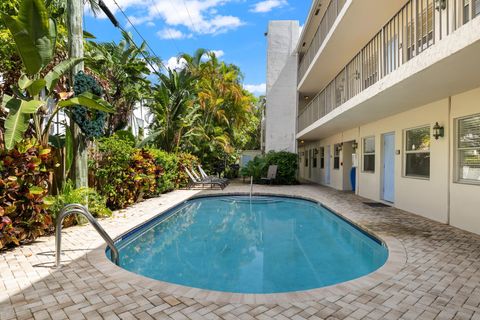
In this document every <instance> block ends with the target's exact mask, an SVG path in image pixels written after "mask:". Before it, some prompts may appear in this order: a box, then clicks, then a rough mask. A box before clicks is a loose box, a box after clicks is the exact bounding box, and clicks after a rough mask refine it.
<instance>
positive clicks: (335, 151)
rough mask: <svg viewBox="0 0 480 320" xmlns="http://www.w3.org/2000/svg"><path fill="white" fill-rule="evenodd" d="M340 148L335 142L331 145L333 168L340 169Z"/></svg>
mask: <svg viewBox="0 0 480 320" xmlns="http://www.w3.org/2000/svg"><path fill="white" fill-rule="evenodd" d="M340 150H341V146H340V144H339V143H337V144H335V145H334V147H333V169H340Z"/></svg>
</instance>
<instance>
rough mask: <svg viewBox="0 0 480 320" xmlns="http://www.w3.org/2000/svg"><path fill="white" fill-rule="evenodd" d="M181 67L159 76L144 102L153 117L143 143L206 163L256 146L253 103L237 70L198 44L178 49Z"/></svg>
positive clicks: (257, 124) (231, 158) (229, 158)
mask: <svg viewBox="0 0 480 320" xmlns="http://www.w3.org/2000/svg"><path fill="white" fill-rule="evenodd" d="M180 58H181V59H184V60H185V61H186V62H187V68H185V69H183V70H179V71H169V73H168V75H162V76H160V79H159V85H158V86H157V87H156V88H155V90H154V94H153V97H152V99H151V101H150V102H149V107H150V110H151V113H152V115H153V116H154V120H153V123H152V125H151V127H150V136H149V137H147V138H146V139H145V140H144V141H143V144H144V145H149V146H154V147H157V148H161V149H164V150H167V151H173V152H189V153H192V154H194V155H196V156H197V157H198V158H199V159H200V161H201V162H202V163H203V164H205V166H206V168H210V169H211V168H213V165H214V164H216V163H220V162H221V163H224V162H225V160H226V162H227V164H231V163H235V161H236V159H237V158H238V150H242V149H244V148H258V147H259V141H260V134H259V133H260V131H259V128H260V117H261V112H262V110H263V109H262V108H261V106H260V105H259V106H257V104H259V102H258V101H257V99H256V98H255V97H254V96H253V95H252V94H251V93H249V92H247V91H245V90H244V89H243V87H242V83H241V82H242V74H241V72H240V70H239V68H238V67H237V66H235V65H232V64H227V63H225V62H222V61H219V60H218V59H217V58H216V56H215V54H213V53H211V52H208V51H206V50H204V49H199V50H197V51H196V52H195V53H194V55H193V56H190V55H188V54H183V55H182V56H181V57H180Z"/></svg>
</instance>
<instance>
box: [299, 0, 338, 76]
mask: <svg viewBox="0 0 480 320" xmlns="http://www.w3.org/2000/svg"><path fill="white" fill-rule="evenodd" d="M345 2H347V1H346V0H332V1H330V4H329V5H328V7H327V11H325V14H324V16H323V18H322V21H320V25H319V26H318V29H317V32H316V33H315V35H314V36H313V39H312V42H310V46H309V47H308V49H307V51H306V52H305V54H304V55H303V56H302V57H301V58H300V61H299V66H298V81H299V82H300V81H301V80H302V78H303V76H304V75H305V72H307V70H308V67H309V66H310V64H311V63H312V61H313V58H315V55H316V54H317V52H318V50H320V47H321V46H322V44H323V42H324V41H325V38H326V37H327V34H328V33H329V32H330V30H331V29H332V27H333V24H334V22H335V20H337V17H338V14H339V13H340V11H341V10H342V8H343V6H344V5H345Z"/></svg>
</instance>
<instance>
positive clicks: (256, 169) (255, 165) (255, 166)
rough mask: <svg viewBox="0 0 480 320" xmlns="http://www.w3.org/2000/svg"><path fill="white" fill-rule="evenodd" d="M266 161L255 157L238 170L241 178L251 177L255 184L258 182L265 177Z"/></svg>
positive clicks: (263, 158)
mask: <svg viewBox="0 0 480 320" xmlns="http://www.w3.org/2000/svg"><path fill="white" fill-rule="evenodd" d="M266 168H267V161H266V159H265V157H259V156H257V157H255V158H253V159H252V160H250V162H248V164H247V165H246V166H245V167H243V168H242V169H241V170H240V174H241V175H242V176H243V177H253V180H254V181H255V182H260V178H261V177H265V176H266V175H264V174H266V172H267V169H266Z"/></svg>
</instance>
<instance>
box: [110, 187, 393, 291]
mask: <svg viewBox="0 0 480 320" xmlns="http://www.w3.org/2000/svg"><path fill="white" fill-rule="evenodd" d="M116 244H117V247H118V249H119V252H120V267H122V268H124V269H126V270H128V271H131V272H134V273H137V274H140V275H143V276H146V277H149V278H153V279H156V280H161V281H165V282H169V283H174V284H180V285H185V286H189V287H195V288H201V289H207V290H216V291H225V292H233V293H281V292H291V291H300V290H307V289H313V288H320V287H324V286H328V285H333V284H337V283H340V282H344V281H348V280H352V279H355V278H358V277H361V276H363V275H366V274H368V273H371V272H373V271H375V270H376V269H378V268H379V267H381V266H382V265H383V264H384V263H385V261H386V260H387V257H388V250H387V248H386V246H385V245H383V244H382V242H381V241H379V240H378V239H376V238H374V237H372V236H370V235H369V234H368V233H366V232H364V231H362V230H360V229H358V228H357V227H355V226H353V225H352V224H350V223H349V222H347V221H345V220H344V219H342V218H340V217H339V216H337V215H336V214H334V213H332V212H331V211H329V210H328V209H326V208H324V207H323V206H321V205H320V204H318V203H316V202H312V201H308V200H303V199H297V198H289V197H276V196H275V197H272V196H268V197H267V196H255V197H252V199H250V198H249V197H245V196H214V197H202V198H196V199H192V200H188V201H186V202H184V203H182V204H181V205H179V206H177V207H175V208H173V209H171V210H169V211H168V212H166V213H164V214H162V215H160V216H158V217H157V218H155V219H153V220H151V221H149V222H147V223H145V224H144V225H143V226H140V227H139V228H136V229H134V230H133V231H131V232H129V233H128V234H126V235H124V236H123V237H122V238H121V239H119V240H118V241H117V243H116ZM107 254H108V252H107Z"/></svg>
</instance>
